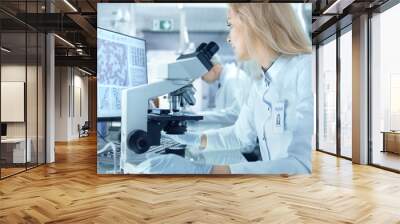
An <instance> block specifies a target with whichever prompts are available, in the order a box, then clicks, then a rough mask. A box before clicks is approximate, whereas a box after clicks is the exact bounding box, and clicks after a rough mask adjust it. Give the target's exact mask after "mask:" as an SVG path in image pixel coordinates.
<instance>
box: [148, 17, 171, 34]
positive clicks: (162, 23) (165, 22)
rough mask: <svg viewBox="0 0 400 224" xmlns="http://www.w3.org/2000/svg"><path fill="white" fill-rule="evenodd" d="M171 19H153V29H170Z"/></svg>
mask: <svg viewBox="0 0 400 224" xmlns="http://www.w3.org/2000/svg"><path fill="white" fill-rule="evenodd" d="M173 25H174V24H173V22H172V19H155V20H153V30H154V31H171V30H172V29H173Z"/></svg>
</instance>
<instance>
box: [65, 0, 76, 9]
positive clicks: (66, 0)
mask: <svg viewBox="0 0 400 224" xmlns="http://www.w3.org/2000/svg"><path fill="white" fill-rule="evenodd" d="M64 2H65V4H67V5H68V6H69V7H70V8H71V9H72V10H73V11H74V12H78V10H77V9H76V8H75V7H74V6H73V5H72V4H71V3H69V1H68V0H64Z"/></svg>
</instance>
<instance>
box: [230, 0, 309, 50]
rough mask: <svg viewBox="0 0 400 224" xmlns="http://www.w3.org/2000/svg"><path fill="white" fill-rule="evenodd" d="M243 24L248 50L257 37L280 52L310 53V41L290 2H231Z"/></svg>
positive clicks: (253, 47)
mask: <svg viewBox="0 0 400 224" xmlns="http://www.w3.org/2000/svg"><path fill="white" fill-rule="evenodd" d="M229 5H230V8H231V9H232V10H233V12H234V13H235V14H236V15H237V16H238V17H239V20H240V22H241V23H242V24H243V27H244V29H245V30H244V33H245V41H246V45H247V49H248V52H252V51H249V50H250V49H255V47H256V46H254V43H255V42H256V41H257V40H258V41H259V43H261V44H262V45H263V46H266V47H269V48H271V49H272V50H273V51H275V52H276V53H278V54H286V55H297V54H304V53H311V51H312V47H311V41H310V39H309V38H308V36H307V35H306V33H305V32H304V30H303V29H302V27H301V24H300V23H299V21H298V18H297V16H296V14H295V13H294V10H293V8H292V6H291V5H290V3H245V4H243V3H230V4H229Z"/></svg>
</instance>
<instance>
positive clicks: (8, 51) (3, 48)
mask: <svg viewBox="0 0 400 224" xmlns="http://www.w3.org/2000/svg"><path fill="white" fill-rule="evenodd" d="M1 50H2V51H4V52H6V53H10V52H11V50H9V49H7V48H5V47H1Z"/></svg>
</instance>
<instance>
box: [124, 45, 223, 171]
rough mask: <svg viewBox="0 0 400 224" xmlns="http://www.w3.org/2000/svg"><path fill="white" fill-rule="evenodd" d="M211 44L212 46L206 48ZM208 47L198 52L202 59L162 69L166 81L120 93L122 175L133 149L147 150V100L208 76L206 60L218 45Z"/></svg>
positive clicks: (190, 58) (184, 60)
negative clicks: (138, 134) (133, 137)
mask: <svg viewBox="0 0 400 224" xmlns="http://www.w3.org/2000/svg"><path fill="white" fill-rule="evenodd" d="M211 43H212V44H213V45H212V46H211V47H209V45H210V44H211ZM211 43H210V44H208V45H207V46H203V48H202V49H203V50H205V51H204V52H200V54H201V55H199V54H191V55H187V57H185V56H183V57H180V58H178V59H177V61H175V62H173V63H170V64H167V65H166V66H165V67H164V71H161V72H163V73H166V79H165V80H162V81H158V82H155V83H151V84H145V85H140V86H136V87H132V88H129V89H125V90H123V91H122V102H121V159H120V166H121V170H122V171H123V172H124V173H127V171H126V170H125V171H124V168H125V167H126V165H127V163H130V160H131V159H133V158H134V157H135V156H137V155H138V154H137V152H135V151H134V150H132V145H134V147H135V146H137V147H139V148H140V147H143V146H144V147H146V144H148V143H147V142H146V138H148V137H151V136H146V135H147V131H148V127H147V125H148V109H149V108H148V107H149V100H151V99H154V98H156V97H158V96H162V95H165V94H168V93H171V92H174V91H176V90H178V89H180V88H182V87H184V86H186V85H188V84H190V83H192V82H193V81H194V80H195V79H197V78H199V77H201V76H202V75H204V74H205V73H207V72H208V70H209V69H211V67H212V64H211V62H210V61H209V60H210V59H211V57H212V55H213V54H214V53H215V52H216V51H218V45H216V44H215V43H214V42H211ZM214 45H215V46H216V49H215V46H214ZM207 47H208V48H207ZM199 48H200V47H199ZM206 48H207V49H206ZM211 48H212V49H211ZM198 50H199V49H198ZM210 51H211V52H210ZM192 55H193V56H192ZM138 131H139V132H140V134H141V136H135V137H136V138H135V141H134V142H132V141H133V140H132V134H133V133H134V132H136V133H139V132H138ZM128 166H129V164H128Z"/></svg>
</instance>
